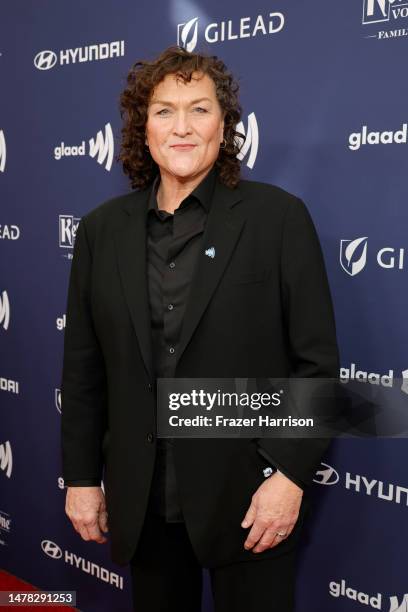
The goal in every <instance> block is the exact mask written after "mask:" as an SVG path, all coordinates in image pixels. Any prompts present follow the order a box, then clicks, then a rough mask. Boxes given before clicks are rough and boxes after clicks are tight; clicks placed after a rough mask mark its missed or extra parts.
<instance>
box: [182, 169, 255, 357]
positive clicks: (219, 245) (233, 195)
mask: <svg viewBox="0 0 408 612" xmlns="http://www.w3.org/2000/svg"><path fill="white" fill-rule="evenodd" d="M240 200H242V193H241V192H240V190H239V188H238V187H237V188H236V189H234V190H232V189H229V188H228V187H226V186H225V185H224V184H223V183H221V182H220V181H219V180H218V178H217V179H216V182H215V187H214V194H213V201H212V204H211V208H210V212H209V214H208V218H207V222H206V225H205V229H204V235H203V241H202V247H201V250H200V252H199V254H198V257H197V261H196V263H195V268H194V273H193V279H192V281H191V286H190V291H189V296H188V300H187V304H186V310H185V313H184V320H183V326H182V330H181V335H180V339H179V344H178V348H177V356H176V367H177V364H178V363H179V361H180V359H181V356H182V354H183V352H184V350H185V348H186V346H187V344H188V343H189V341H190V339H191V336H192V335H193V333H194V331H195V329H196V327H197V325H198V323H199V321H200V319H201V317H202V315H203V313H204V310H205V308H206V307H207V305H208V302H209V301H210V299H211V296H212V295H213V293H214V291H215V289H216V286H217V284H218V281H219V280H220V278H221V276H222V274H223V272H224V270H225V267H226V266H227V264H228V261H229V259H230V257H231V254H232V251H233V249H234V246H235V244H236V242H237V240H238V238H239V236H240V233H241V230H242V228H243V226H244V224H245V219H244V218H243V217H240V216H239V215H238V213H236V214H234V212H235V211H234V212H233V211H232V207H233V206H234V204H236V203H237V202H239V201H240ZM212 249H214V251H213V252H212ZM206 251H207V252H208V254H206ZM212 254H213V255H214V256H213V257H212V256H211V255H212Z"/></svg>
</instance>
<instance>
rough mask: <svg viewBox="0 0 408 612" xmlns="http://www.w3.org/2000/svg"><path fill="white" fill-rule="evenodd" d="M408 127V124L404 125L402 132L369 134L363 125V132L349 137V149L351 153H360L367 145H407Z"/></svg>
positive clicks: (386, 131)
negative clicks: (361, 148)
mask: <svg viewBox="0 0 408 612" xmlns="http://www.w3.org/2000/svg"><path fill="white" fill-rule="evenodd" d="M407 126H408V124H407V123H403V124H402V128H401V129H400V130H395V131H392V130H385V131H384V132H368V128H367V126H366V125H363V127H362V129H361V132H353V133H352V134H350V135H349V140H348V142H349V144H348V148H349V149H350V150H351V151H358V150H359V149H360V147H362V146H364V145H367V144H369V145H378V144H407Z"/></svg>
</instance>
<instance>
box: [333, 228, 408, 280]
mask: <svg viewBox="0 0 408 612" xmlns="http://www.w3.org/2000/svg"><path fill="white" fill-rule="evenodd" d="M367 240H368V238H367V236H363V237H362V238H355V239H354V240H343V239H342V240H340V265H341V267H342V268H343V270H344V271H345V272H347V274H350V276H355V275H356V274H358V273H359V272H361V270H363V268H364V267H365V265H366V263H367V247H368V242H367ZM404 257H405V249H404V248H398V249H397V248H394V247H383V248H382V249H379V251H377V258H376V259H377V264H378V265H379V266H380V268H384V269H386V270H390V269H394V270H395V269H398V270H403V269H404V265H405V264H404Z"/></svg>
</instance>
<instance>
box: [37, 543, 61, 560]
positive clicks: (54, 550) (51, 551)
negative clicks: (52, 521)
mask: <svg viewBox="0 0 408 612" xmlns="http://www.w3.org/2000/svg"><path fill="white" fill-rule="evenodd" d="M41 548H42V549H43V552H45V554H46V555H48V556H49V557H51V558H52V559H61V557H62V550H61V549H60V547H59V546H57V544H55V543H54V542H51V540H43V541H42V542H41Z"/></svg>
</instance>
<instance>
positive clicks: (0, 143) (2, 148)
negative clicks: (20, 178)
mask: <svg viewBox="0 0 408 612" xmlns="http://www.w3.org/2000/svg"><path fill="white" fill-rule="evenodd" d="M5 167H6V139H5V138H4V132H3V130H0V172H4V170H5Z"/></svg>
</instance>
